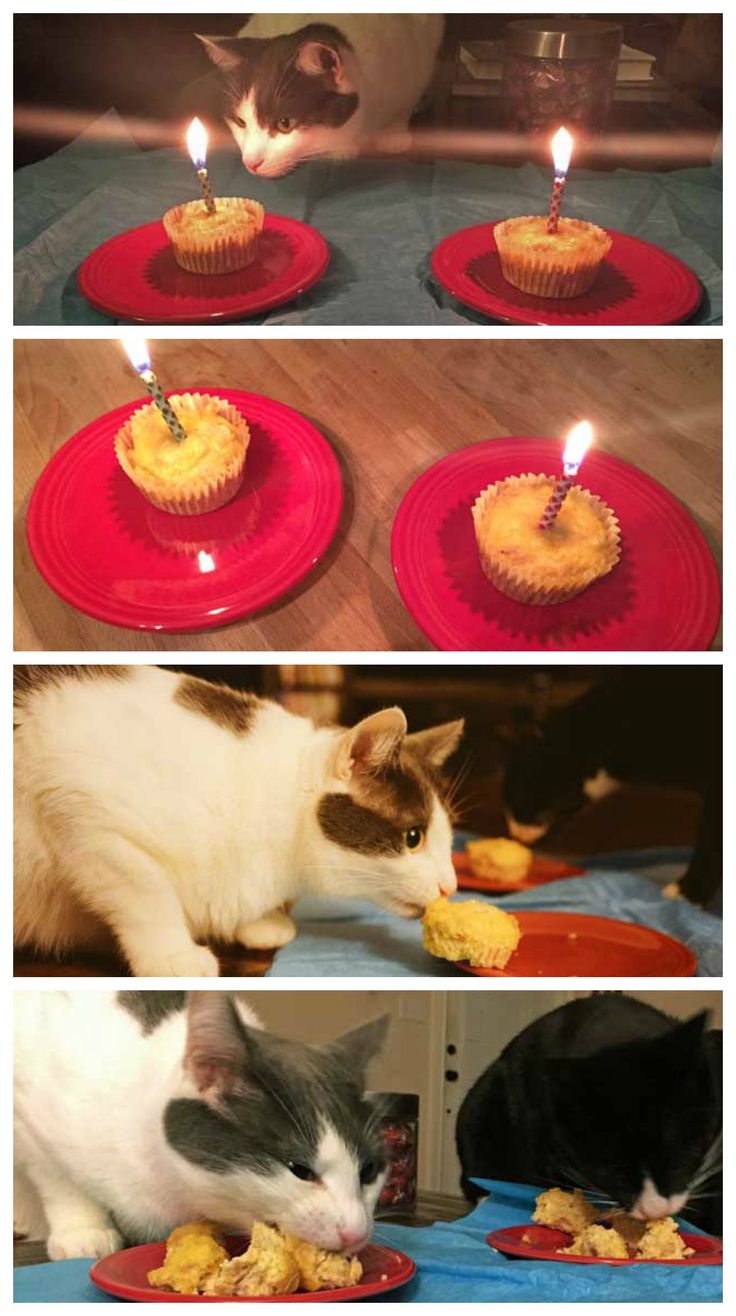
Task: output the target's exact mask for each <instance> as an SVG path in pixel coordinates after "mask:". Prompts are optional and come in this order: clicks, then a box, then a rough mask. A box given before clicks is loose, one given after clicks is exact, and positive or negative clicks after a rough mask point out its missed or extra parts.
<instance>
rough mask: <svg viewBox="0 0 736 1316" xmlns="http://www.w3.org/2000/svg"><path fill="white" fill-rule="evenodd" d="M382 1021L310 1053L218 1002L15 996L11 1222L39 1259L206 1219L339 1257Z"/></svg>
mask: <svg viewBox="0 0 736 1316" xmlns="http://www.w3.org/2000/svg"><path fill="white" fill-rule="evenodd" d="M385 1031H386V1020H385V1019H379V1020H376V1021H374V1022H373V1023H370V1024H366V1025H364V1026H363V1027H362V1028H358V1029H357V1030H355V1031H353V1032H352V1033H348V1034H346V1035H345V1036H343V1037H341V1038H340V1039H339V1040H338V1041H336V1042H334V1043H332V1044H330V1045H327V1046H319V1047H315V1046H304V1045H302V1044H301V1043H298V1042H291V1041H284V1040H283V1039H281V1038H278V1037H274V1036H272V1035H271V1034H269V1033H266V1032H264V1031H263V1030H262V1027H261V1025H260V1024H259V1022H258V1019H257V1018H256V1016H255V1015H254V1013H253V1011H252V1010H251V1009H250V1008H249V1007H248V1006H247V1005H245V1004H244V1003H243V1002H242V1000H240V999H239V998H236V997H235V996H232V995H229V994H228V993H226V992H220V991H205V992H190V993H188V994H187V993H184V992H180V991H176V992H137V991H129V992H119V993H114V992H82V991H65V992H19V993H17V994H16V999H15V1066H14V1085H15V1101H14V1107H15V1111H14V1114H15V1170H16V1183H15V1203H14V1206H15V1211H14V1216H15V1222H16V1230H17V1231H18V1232H21V1233H22V1232H24V1230H25V1228H26V1226H25V1222H26V1221H27V1220H29V1219H30V1218H32V1217H33V1216H34V1215H36V1217H37V1216H38V1206H39V1201H40V1205H41V1207H42V1210H43V1216H44V1218H45V1223H44V1225H43V1229H44V1232H45V1234H46V1236H47V1248H48V1252H49V1256H50V1257H51V1259H52V1260H59V1259H61V1258H64V1257H100V1256H106V1255H107V1254H108V1253H110V1252H114V1251H116V1250H117V1249H118V1248H119V1247H121V1246H122V1245H123V1239H125V1240H127V1242H129V1243H140V1242H145V1241H149V1240H151V1239H159V1238H164V1237H165V1236H166V1234H167V1233H168V1232H169V1231H170V1230H171V1229H172V1228H174V1226H176V1225H178V1224H182V1223H184V1222H185V1221H188V1220H197V1219H203V1218H206V1219H210V1220H214V1221H217V1222H219V1223H221V1224H222V1225H224V1226H226V1227H229V1228H230V1229H231V1230H233V1231H235V1232H240V1231H245V1232H247V1231H248V1230H249V1229H250V1227H251V1225H252V1224H253V1222H254V1220H266V1221H268V1222H271V1223H273V1224H276V1225H279V1226H280V1227H281V1228H282V1229H284V1230H286V1231H288V1232H291V1233H295V1234H297V1235H299V1236H301V1237H302V1238H306V1239H308V1240H309V1241H310V1242H313V1243H316V1244H318V1245H319V1246H320V1247H324V1248H328V1249H330V1250H331V1251H337V1252H343V1251H344V1252H350V1253H352V1252H357V1251H360V1249H361V1247H363V1246H364V1244H365V1243H366V1242H367V1240H368V1238H369V1237H370V1234H371V1229H372V1223H373V1211H374V1208H375V1205H376V1201H377V1198H378V1195H379V1193H380V1190H381V1187H382V1185H383V1182H384V1179H385V1165H386V1156H385V1150H384V1146H383V1141H382V1137H381V1132H380V1123H379V1121H378V1119H377V1117H376V1116H377V1112H376V1109H375V1108H374V1107H373V1106H372V1105H371V1103H370V1102H369V1101H368V1100H367V1099H366V1098H365V1096H364V1095H363V1083H364V1074H365V1069H366V1066H367V1065H368V1062H369V1061H370V1060H371V1059H372V1057H373V1056H374V1055H375V1054H376V1053H377V1051H378V1050H380V1047H381V1045H382V1043H383V1039H384V1036H385Z"/></svg>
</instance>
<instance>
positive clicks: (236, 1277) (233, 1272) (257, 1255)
mask: <svg viewBox="0 0 736 1316" xmlns="http://www.w3.org/2000/svg"><path fill="white" fill-rule="evenodd" d="M298 1288H299V1267H298V1265H297V1263H296V1261H295V1259H294V1257H293V1256H292V1254H291V1251H290V1250H289V1248H288V1247H287V1246H286V1240H285V1238H284V1236H283V1234H280V1233H279V1231H278V1229H274V1228H273V1227H272V1226H271V1225H264V1224H262V1223H260V1222H257V1223H256V1224H254V1225H253V1229H252V1231H251V1236H250V1246H249V1247H248V1250H247V1252H244V1253H243V1255H242V1256H239V1257H233V1258H232V1260H231V1261H226V1262H225V1263H224V1264H223V1265H222V1266H220V1268H219V1270H218V1272H217V1274H216V1275H213V1276H211V1277H210V1278H209V1279H208V1280H207V1283H206V1285H205V1286H204V1289H203V1292H204V1293H207V1294H210V1295H211V1296H213V1297H214V1296H217V1297H239V1298H272V1297H277V1296H279V1295H281V1294H286V1293H296V1291H297V1289H298Z"/></svg>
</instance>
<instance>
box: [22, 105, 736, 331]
mask: <svg viewBox="0 0 736 1316" xmlns="http://www.w3.org/2000/svg"><path fill="white" fill-rule="evenodd" d="M105 119H106V120H107V123H103V126H104V127H109V126H110V124H112V125H113V126H119V127H120V130H121V140H119V141H117V142H116V144H115V145H110V144H101V143H100V141H99V140H98V131H97V129H96V128H95V126H94V125H93V126H92V127H91V128H90V129H89V130H88V131H87V133H85V134H82V136H81V137H79V138H78V139H77V140H76V141H74V142H72V143H71V144H70V145H69V146H67V147H65V148H63V149H62V150H60V151H58V152H57V153H56V154H54V155H52V156H50V157H48V158H47V159H45V160H40V161H38V162H37V163H36V164H32V165H29V166H27V167H26V168H25V169H21V170H19V171H18V172H17V173H16V175H15V200H16V222H15V251H16V255H15V322H16V324H102V325H104V324H107V325H111V324H114V323H115V321H114V320H112V319H110V318H108V317H107V316H105V315H102V314H101V313H99V312H98V311H95V310H94V309H93V308H92V307H91V306H89V305H88V303H87V302H86V301H85V300H84V298H83V297H82V296H81V294H80V293H79V292H78V291H77V286H76V276H77V270H78V268H79V265H80V264H81V262H82V261H83V260H84V258H85V256H87V255H88V253H89V252H90V251H92V250H93V249H94V248H95V247H96V246H98V245H99V243H101V242H103V241H105V240H106V239H107V238H110V237H113V236H114V235H115V234H117V233H122V232H124V231H125V230H127V229H129V228H133V227H135V226H136V225H139V224H145V223H147V222H149V221H151V220H156V219H160V218H161V216H162V215H163V213H164V211H166V210H168V209H169V207H170V206H171V205H175V204H178V203H179V202H181V201H184V200H187V199H188V198H192V197H194V196H195V195H197V191H196V182H195V180H194V177H193V171H192V167H191V165H190V163H189V160H188V157H187V156H186V152H185V151H184V150H183V149H181V148H166V149H165V150H157V151H142V150H140V148H139V147H138V146H137V145H136V144H135V142H134V141H133V140H132V139H130V138H128V140H127V141H126V139H125V131H124V129H123V128H122V124H120V122H119V120H118V118H117V115H116V114H115V111H110V113H109V114H108V115H107V116H105ZM210 174H211V177H212V181H213V184H214V187H215V191H216V192H220V193H221V194H223V195H250V196H255V197H256V198H257V199H258V200H259V201H262V202H263V204H264V205H265V207H266V209H267V210H272V211H277V212H280V213H281V214H285V215H289V216H291V217H292V218H295V219H302V220H305V221H306V222H307V223H310V224H313V225H314V226H315V227H316V228H318V229H319V230H320V232H321V233H322V234H323V235H324V237H325V238H326V239H327V241H328V242H329V243H330V247H331V252H332V260H331V264H330V268H329V270H328V272H327V274H326V275H325V277H324V278H323V279H322V280H321V282H320V283H319V284H318V285H317V286H316V287H315V288H313V289H312V290H311V291H309V292H308V293H306V294H305V295H304V296H303V297H302V298H300V299H299V300H298V301H296V302H293V303H291V304H290V305H288V306H285V307H283V308H277V309H276V310H274V311H272V312H270V313H269V314H267V315H264V316H261V317H259V321H258V322H259V323H268V324H285V325H289V324H299V325H301V324H334V325H341V324H364V325H371V324H442V325H452V324H467V323H471V322H475V321H479V322H481V323H482V322H484V321H483V319H482V317H479V316H476V314H475V313H474V312H473V311H471V310H469V309H467V308H464V307H461V306H460V305H459V304H458V303H456V302H454V301H453V299H452V298H450V297H448V296H446V295H445V294H444V293H443V292H442V291H441V289H439V288H438V287H437V286H436V285H435V284H434V282H433V280H432V279H431V277H430V275H429V265H428V259H429V254H430V252H431V251H432V249H433V247H434V246H436V244H437V242H439V240H440V239H441V238H443V237H444V236H445V235H446V234H448V233H452V232H454V231H455V230H456V229H460V228H464V227H465V226H467V225H469V224H477V223H480V222H482V221H485V220H489V221H490V220H494V219H503V218H507V217H509V216H512V215H519V214H528V213H529V211H530V210H531V211H532V212H534V211H538V210H540V208H541V209H543V208H544V207H545V206H546V204H547V202H548V198H549V176H548V173H547V172H546V171H544V170H543V169H541V168H538V167H537V166H535V165H525V166H524V167H523V168H520V169H507V168H501V167H499V166H492V165H479V164H465V163H452V162H438V163H437V164H418V163H411V162H407V161H392V162H387V163H383V162H382V163H378V164H376V163H367V162H363V161H358V162H329V161H318V162H313V163H311V164H308V165H305V166H303V167H302V168H301V169H299V170H297V171H296V172H294V173H292V174H289V175H287V176H286V177H285V178H281V179H275V180H268V179H255V178H253V177H252V176H250V175H247V174H246V173H245V171H244V169H243V166H242V165H241V163H240V160H239V158H238V156H237V154H236V152H235V149H234V147H233V149H232V150H222V151H217V152H214V153H213V154H212V156H211V158H210ZM721 189H722V178H721V171H720V169H719V168H718V167H715V166H714V167H712V168H699V169H679V170H673V171H671V172H668V173H646V172H639V171H631V170H621V169H620V170H616V171H614V172H612V173H596V172H594V171H590V170H582V169H580V170H575V171H573V173H572V174H571V176H570V181H569V182H568V185H567V191H566V200H565V204H566V206H567V207H568V210H569V213H570V214H575V215H578V216H580V217H581V218H589V219H595V221H596V222H597V223H599V224H603V225H607V226H609V227H611V228H617V229H622V230H623V231H625V232H627V233H632V234H634V235H636V236H637V237H641V238H645V239H647V240H648V241H651V242H655V243H657V244H658V245H659V246H661V247H663V248H665V249H666V250H667V251H670V252H672V254H673V255H675V256H679V257H680V259H681V260H683V261H685V263H686V264H687V265H689V266H690V268H691V269H693V270H694V271H695V273H696V274H697V275H698V276H699V278H700V279H701V281H702V283H703V285H704V287H705V290H706V292H705V298H704V301H703V304H702V306H701V308H700V310H699V312H698V315H697V319H698V321H699V322H700V323H703V324H720V323H721V322H722V276H721V263H722V196H721Z"/></svg>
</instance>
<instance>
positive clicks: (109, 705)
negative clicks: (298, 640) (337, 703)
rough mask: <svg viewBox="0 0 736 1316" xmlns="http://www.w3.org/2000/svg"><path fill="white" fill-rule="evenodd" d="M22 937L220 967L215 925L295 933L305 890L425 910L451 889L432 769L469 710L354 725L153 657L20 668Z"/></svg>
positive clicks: (235, 936)
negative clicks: (212, 944)
mask: <svg viewBox="0 0 736 1316" xmlns="http://www.w3.org/2000/svg"><path fill="white" fill-rule="evenodd" d="M15 678H16V699H15V721H16V731H15V883H14V890H15V906H14V910H15V922H14V933H15V941H16V944H17V945H22V946H25V947H28V948H32V949H36V950H38V951H40V952H42V953H44V954H56V953H64V952H68V951H70V950H75V949H76V950H78V949H80V948H90V947H92V946H94V945H95V944H96V943H97V942H99V941H100V939H104V938H105V937H106V938H107V940H108V941H109V939H110V934H112V935H113V936H114V937H115V939H116V941H117V943H118V945H119V947H120V949H121V951H122V953H123V955H124V956H125V959H126V960H127V963H128V964H129V966H130V969H131V972H132V973H133V974H134V975H136V976H144V977H145V976H150V977H159V976H177V977H186V976H202V975H205V976H210V977H213V976H217V973H218V964H217V960H216V958H215V956H214V955H213V953H212V951H211V950H209V949H208V948H207V947H206V946H205V945H202V944H199V943H202V942H206V941H208V940H218V941H225V942H230V943H240V944H241V945H243V946H246V947H250V948H252V949H257V948H261V949H267V948H275V947H277V946H280V945H284V944H285V943H286V942H288V941H290V940H291V938H292V937H293V936H294V934H295V931H296V929H295V926H294V923H293V922H292V920H291V919H290V918H289V916H288V913H287V912H286V909H285V906H288V905H289V904H290V902H292V901H294V900H296V899H297V897H298V896H300V895H302V894H305V893H313V894H326V895H330V896H347V897H362V898H366V899H369V900H374V901H376V902H377V903H379V904H381V905H383V906H385V907H386V908H387V909H390V910H391V911H393V912H394V913H396V914H398V915H400V916H401V917H404V918H416V917H419V915H420V914H421V913H422V911H423V910H424V909H425V908H426V906H427V905H428V904H429V903H430V902H431V901H432V900H435V899H436V898H437V897H438V896H440V895H451V894H452V893H453V891H454V890H455V889H456V879H455V873H454V870H453V866H452V857H451V848H452V827H451V822H450V817H449V812H448V807H449V806H448V802H447V799H446V795H445V789H444V786H443V782H442V778H441V776H440V772H439V769H440V768H441V766H442V764H443V763H444V762H445V760H446V759H447V758H448V757H449V755H450V754H452V752H453V751H454V750H455V748H456V747H457V745H458V743H459V740H460V737H461V735H462V731H463V723H462V722H450V723H447V724H446V725H444V726H439V727H433V728H431V729H429V730H426V731H420V732H417V733H415V734H413V735H407V725H406V718H405V716H404V714H403V712H402V711H401V709H400V708H387V709H383V710H382V711H380V712H377V713H374V714H372V715H371V716H369V717H366V718H364V719H363V721H361V722H359V723H358V724H357V726H355V727H353V729H352V730H345V729H343V728H317V727H315V726H314V725H313V723H312V722H311V721H309V720H308V719H306V718H302V717H297V716H295V715H294V714H292V713H289V712H287V711H286V710H285V709H283V708H281V707H280V706H279V705H278V704H275V703H273V702H271V701H269V700H263V699H259V698H257V697H255V696H253V695H249V694H243V693H239V692H236V691H234V690H231V689H229V688H227V687H226V686H220V685H213V684H210V683H208V682H205V681H201V680H199V679H198V678H196V677H191V676H180V675H176V674H174V673H172V672H166V671H163V670H162V669H160V668H156V667H147V666H136V667H114V666H110V667H94V666H89V667H84V666H82V667H77V668H70V667H66V668H65V667H28V668H23V667H17V668H16V669H15Z"/></svg>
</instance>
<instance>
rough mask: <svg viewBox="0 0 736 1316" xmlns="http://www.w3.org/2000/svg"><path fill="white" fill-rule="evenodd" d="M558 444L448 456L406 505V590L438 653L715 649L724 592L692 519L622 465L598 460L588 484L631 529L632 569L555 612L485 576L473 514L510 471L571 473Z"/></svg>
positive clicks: (401, 565)
mask: <svg viewBox="0 0 736 1316" xmlns="http://www.w3.org/2000/svg"><path fill="white" fill-rule="evenodd" d="M560 452H561V448H560V444H559V443H558V442H556V441H554V440H551V439H541V438H526V437H525V438H506V439H486V440H484V441H483V442H481V443H474V444H472V445H471V446H470V447H468V448H461V449H460V450H459V451H458V452H453V453H451V454H450V455H449V456H448V457H443V458H442V460H441V461H438V462H436V463H435V465H434V466H430V468H429V470H427V471H425V472H424V474H423V475H420V476H419V478H418V479H417V480H416V481H415V483H414V484H413V485H412V486H411V488H410V489H409V491H408V493H407V494H406V495H405V497H404V499H403V500H402V502H401V504H400V506H399V510H398V512H397V513H396V519H395V521H394V527H393V532H392V535H391V557H392V561H393V568H394V573H395V576H396V582H397V584H398V587H399V591H400V593H401V597H402V598H403V600H404V603H405V604H406V606H407V608H408V609H409V612H410V613H411V615H412V616H413V618H414V620H415V621H416V623H417V625H418V626H420V627H421V629H422V630H423V631H424V633H425V635H427V636H428V637H429V639H430V640H431V641H432V643H433V644H434V645H436V647H437V648H438V649H459V650H468V649H471V650H482V651H484V652H492V651H494V650H506V649H516V650H531V649H545V650H563V651H570V650H574V651H577V650H606V651H610V650H622V649H634V650H639V651H647V650H655V651H656V650H663V649H707V648H708V646H709V645H710V643H711V641H712V639H713V636H714V635H715V633H716V630H717V627H718V620H719V617H720V613H721V587H720V581H719V579H718V571H717V568H716V565H715V562H714V560H713V556H712V554H711V551H710V549H709V547H708V544H707V542H706V540H705V538H704V536H703V534H702V533H701V531H700V530H699V529H698V527H697V525H696V524H695V522H694V520H693V519H692V517H691V515H690V513H689V512H688V511H687V509H686V508H685V507H684V506H683V504H682V503H680V502H678V500H677V499H676V498H673V496H672V494H670V493H668V492H667V490H666V489H664V488H663V486H662V485H661V484H658V483H657V482H656V480H652V479H651V478H650V477H649V476H648V475H645V474H644V472H643V471H640V470H638V469H637V467H635V466H631V465H629V463H628V462H624V461H621V459H620V458H618V457H611V456H609V454H608V453H605V452H601V451H600V450H596V451H593V452H590V453H588V456H587V457H586V459H585V464H584V466H583V469H582V472H581V483H582V484H583V485H585V486H586V487H587V488H588V489H590V490H591V492H592V493H595V494H598V495H599V497H601V498H602V499H603V500H604V501H605V502H606V503H608V505H609V507H612V508H613V510H614V511H615V513H616V515H617V516H618V519H619V522H620V524H621V538H622V547H623V552H622V556H621V561H620V562H619V563H618V564H617V566H616V567H614V569H613V571H611V572H609V574H608V575H607V576H604V577H603V578H602V579H601V580H598V581H596V582H595V584H593V585H591V586H590V587H589V588H588V589H586V590H584V591H583V593H582V594H579V595H578V596H577V598H574V599H570V600H569V602H567V603H558V604H556V605H555V606H553V607H533V606H531V605H529V604H526V603H515V602H514V601H513V599H508V598H506V596H505V595H504V594H500V593H499V591H498V590H497V589H496V588H495V587H494V586H493V585H492V584H491V583H490V581H489V580H487V579H486V577H485V576H484V575H483V572H482V570H481V566H480V559H479V557H478V552H477V549H476V544H475V537H474V534H473V519H472V516H471V507H472V505H473V503H474V501H475V499H476V497H477V496H478V494H479V493H480V492H481V490H482V489H484V488H485V487H486V485H488V484H492V483H493V482H494V481H495V480H503V479H505V478H506V476H508V475H523V474H525V473H527V472H532V473H533V474H535V475H536V474H537V473H539V472H543V473H547V474H549V475H555V474H557V473H558V472H559V460H560Z"/></svg>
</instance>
